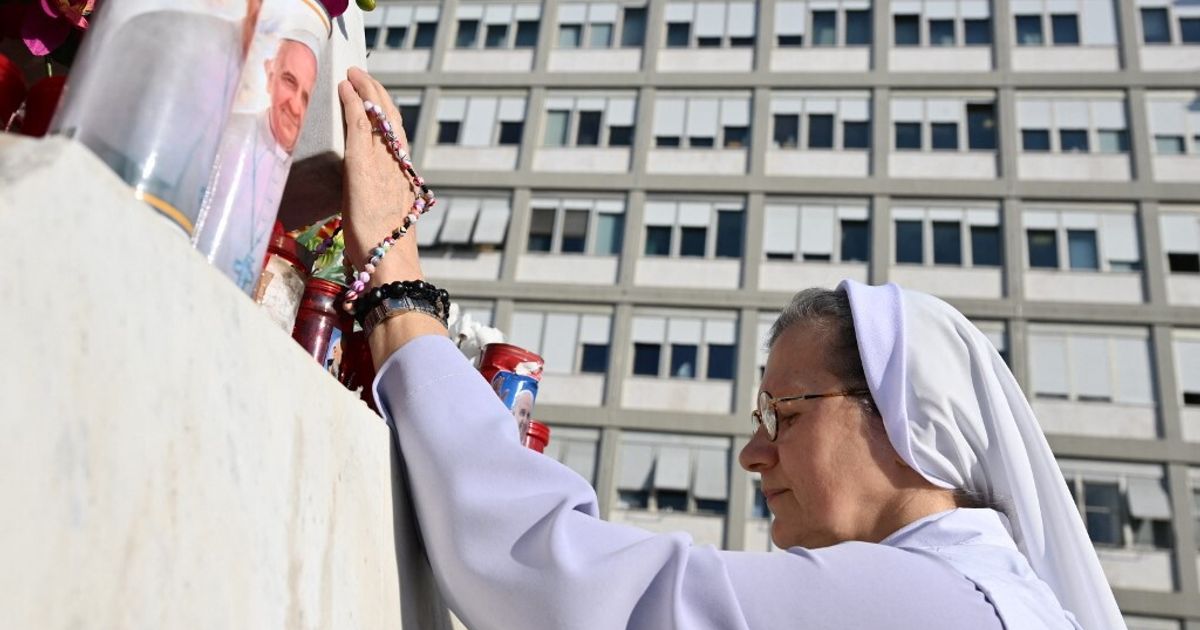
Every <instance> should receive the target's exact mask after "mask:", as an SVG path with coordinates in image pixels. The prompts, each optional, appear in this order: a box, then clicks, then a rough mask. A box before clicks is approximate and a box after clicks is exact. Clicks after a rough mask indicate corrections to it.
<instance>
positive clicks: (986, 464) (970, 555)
mask: <svg viewBox="0 0 1200 630" xmlns="http://www.w3.org/2000/svg"><path fill="white" fill-rule="evenodd" d="M339 91H340V95H341V98H342V101H343V106H344V110H345V115H346V118H347V142H346V147H347V155H346V162H347V168H346V173H347V185H348V194H349V196H348V208H347V211H346V222H347V228H346V229H347V239H348V242H349V243H350V245H348V248H347V255H348V256H351V257H352V262H361V261H358V260H354V257H356V256H363V255H365V254H366V251H367V249H366V246H363V245H360V243H369V242H371V241H372V240H373V239H376V238H377V232H378V231H379V230H380V229H381V228H382V229H384V230H385V231H386V230H390V229H391V228H390V224H391V223H394V222H398V221H399V220H401V218H402V216H403V210H402V208H407V207H408V205H407V204H408V203H411V199H412V197H411V195H412V193H411V192H406V191H408V189H409V188H410V187H409V186H407V185H405V183H404V182H403V181H401V180H402V176H401V175H400V172H399V171H398V170H397V169H395V167H394V164H393V163H392V162H391V157H390V155H389V154H388V153H387V151H386V149H385V148H382V146H381V145H382V143H381V142H379V140H378V138H377V137H376V138H373V137H372V136H371V135H370V125H369V124H363V120H364V119H363V113H362V112H363V107H364V106H363V100H371V101H374V102H375V103H383V104H385V105H387V107H386V110H387V115H388V116H389V117H390V118H391V120H392V124H393V125H394V126H396V127H397V128H398V127H399V122H400V119H399V114H398V113H397V112H396V111H395V108H394V107H390V103H391V101H390V99H388V97H387V93H386V90H384V89H383V87H382V86H380V85H379V83H378V82H376V81H374V80H373V79H371V78H370V77H369V76H368V75H367V74H366V73H364V72H362V71H359V70H357V69H354V70H351V72H350V73H349V81H347V82H343V84H342V85H341V86H340V87H339ZM393 180H394V181H393ZM405 195H407V196H405ZM397 199H398V200H399V201H398V202H397V201H396V200H397ZM389 208H391V210H389ZM384 226H388V227H384ZM417 229H420V228H419V226H418V228H417ZM410 236H411V235H410ZM415 243H416V239H414V238H403V239H400V240H399V241H398V242H397V244H396V246H395V247H393V249H392V252H393V253H391V254H389V255H388V256H387V257H386V258H385V259H384V260H383V261H381V264H380V265H379V267H378V269H377V270H376V274H375V276H376V277H375V278H373V279H372V283H379V282H393V281H399V280H414V279H419V278H422V275H421V269H420V260H419V256H418V253H417V250H416V245H415ZM393 315H394V316H391V317H388V318H387V319H386V320H384V321H383V322H382V323H381V324H379V325H377V326H375V327H374V328H373V330H372V331H371V333H370V338H369V341H370V344H371V349H372V354H373V356H374V358H375V361H376V364H377V366H378V376H377V378H376V380H375V383H374V392H375V396H376V400H377V401H378V403H379V409H381V410H382V411H383V414H384V416H385V418H386V419H387V421H388V422H389V423H390V424H391V426H392V427H393V429H394V433H395V436H396V438H397V440H398V442H399V448H400V450H401V451H402V453H403V456H404V461H405V465H406V466H407V469H408V475H409V478H410V480H411V485H412V492H413V499H414V503H415V507H416V513H417V518H418V520H419V521H420V527H421V531H422V534H423V536H424V540H425V544H426V548H427V551H428V554H429V559H430V562H431V564H432V567H433V570H434V574H435V577H436V579H437V580H438V583H439V585H440V587H441V589H442V591H443V593H444V594H445V595H446V598H447V600H448V602H449V604H450V607H451V608H452V609H453V610H454V612H455V613H456V614H457V615H458V616H459V617H460V618H461V619H462V620H463V621H464V622H465V623H466V625H467V626H468V627H470V628H472V629H473V630H489V629H499V630H512V629H516V628H521V629H523V630H552V629H554V630H558V629H568V628H569V629H580V630H592V629H596V630H599V629H610V628H611V629H619V628H644V629H652V630H666V629H674V628H678V629H720V630H748V629H773V628H781V629H782V628H797V629H800V628H803V629H808V630H811V629H830V630H832V629H860V628H862V629H866V628H888V629H898V628H914V629H916V628H921V629H926V630H941V629H946V630H949V629H956V630H957V629H962V628H970V629H971V630H991V629H996V630H1000V629H1002V628H1007V629H1008V630H1040V629H1072V628H1076V629H1077V628H1085V629H1088V630H1107V629H1112V628H1124V627H1125V625H1124V622H1123V621H1122V618H1121V615H1120V612H1119V610H1118V609H1117V606H1116V603H1115V600H1114V598H1113V595H1112V592H1111V590H1110V589H1109V586H1108V584H1107V583H1106V581H1105V578H1104V575H1103V573H1102V572H1101V569H1100V564H1099V562H1098V560H1097V557H1096V555H1095V552H1094V551H1093V549H1092V546H1091V543H1090V541H1089V539H1088V536H1087V533H1086V531H1085V529H1084V526H1083V523H1082V520H1081V519H1080V517H1079V514H1078V512H1077V511H1076V508H1075V506H1074V503H1073V502H1072V500H1071V498H1070V496H1069V494H1068V492H1067V488H1066V485H1065V484H1064V482H1063V478H1062V475H1061V474H1060V473H1059V471H1058V468H1057V465H1056V463H1055V460H1054V457H1053V454H1052V453H1051V451H1050V448H1049V446H1048V445H1047V442H1046V439H1045V437H1044V436H1043V434H1042V432H1041V430H1040V428H1039V427H1038V423H1037V420H1036V418H1035V417H1034V415H1033V413H1032V411H1031V410H1030V407H1029V404H1028V403H1027V401H1026V399H1025V396H1024V395H1023V393H1022V392H1021V390H1020V388H1019V387H1018V385H1017V383H1016V381H1015V380H1014V378H1013V376H1012V374H1011V372H1010V371H1009V370H1008V367H1007V366H1006V365H1005V363H1004V361H1003V360H1002V359H1001V358H1000V356H999V355H998V354H997V352H996V351H995V349H994V348H993V347H992V346H991V344H990V343H989V342H988V340H987V338H986V337H985V336H984V335H983V334H982V333H981V332H980V331H979V330H978V329H976V328H975V327H974V326H973V325H972V324H971V323H970V322H969V321H968V320H967V319H966V318H965V317H964V316H963V315H962V314H961V313H959V312H958V311H956V310H955V309H954V308H952V307H951V306H949V305H947V304H946V303H944V302H942V301H940V300H938V299H936V298H934V297H931V296H929V295H925V294H921V293H917V292H913V291H906V290H903V289H901V288H899V287H897V286H895V285H885V286H877V287H872V286H866V285H863V284H859V283H856V282H851V281H846V282H843V283H842V284H841V285H840V286H839V287H838V288H837V289H834V290H829V289H809V290H806V291H802V292H800V293H799V294H797V295H796V296H795V298H794V299H793V300H792V301H791V303H790V304H788V305H787V306H786V307H785V308H784V309H783V312H782V315H781V316H780V317H779V319H778V320H777V321H776V322H775V324H774V327H773V328H772V330H771V334H770V343H769V358H768V361H767V365H766V372H765V375H764V378H763V381H762V388H761V390H760V392H759V394H758V398H757V408H756V409H755V410H754V413H753V414H751V420H752V422H753V430H754V433H753V436H752V438H751V440H750V441H749V443H748V444H747V446H746V447H745V448H744V449H743V450H742V452H741V453H740V457H739V461H740V464H741V465H742V466H743V467H744V468H746V469H747V470H748V471H750V472H751V473H755V474H757V475H759V476H761V480H762V487H763V491H764V494H765V495H766V498H767V501H768V506H769V507H770V509H771V512H772V513H773V515H774V517H775V518H774V521H773V524H772V531H771V536H772V539H773V540H774V542H775V544H776V545H777V546H779V547H781V548H783V549H785V550H786V551H784V552H775V553H766V552H739V551H722V550H720V549H717V548H715V547H713V546H707V545H704V546H702V545H696V544H693V541H692V540H691V538H690V537H689V536H688V535H687V534H686V533H682V532H681V533H673V534H656V533H651V532H648V531H643V530H640V529H638V528H634V527H628V526H624V525H618V524H613V523H608V522H605V521H603V520H601V519H599V518H598V511H597V499H596V494H595V492H594V491H593V489H592V488H591V486H590V485H589V484H588V483H587V481H585V480H584V479H583V478H582V477H580V476H579V475H577V474H576V473H574V472H573V471H572V470H570V469H569V468H567V467H565V466H563V465H561V464H559V463H558V462H556V461H554V460H552V459H550V458H547V457H545V456H543V455H541V454H538V453H536V452H533V451H531V450H529V449H526V448H523V447H522V446H521V445H520V444H519V443H518V441H517V439H516V438H515V436H514V435H513V431H512V428H511V427H512V415H511V413H510V412H509V411H508V409H506V408H505V407H504V406H503V405H502V404H501V403H500V401H499V400H498V399H497V398H496V396H495V394H494V393H493V392H492V390H491V388H490V387H489V386H488V384H487V383H486V382H485V381H484V380H483V379H482V378H481V377H480V375H479V372H478V371H476V370H475V369H474V368H473V367H472V365H471V364H470V363H469V362H468V361H467V360H466V359H465V358H464V357H463V355H462V354H461V353H460V352H459V351H458V349H457V348H456V346H455V345H454V343H452V342H451V341H450V340H449V339H448V338H447V337H446V330H445V328H444V327H443V325H442V323H441V322H440V321H438V320H437V319H436V318H435V317H432V316H430V315H428V314H426V313H425V312H422V311H420V310H413V311H411V312H402V313H398V314H393Z"/></svg>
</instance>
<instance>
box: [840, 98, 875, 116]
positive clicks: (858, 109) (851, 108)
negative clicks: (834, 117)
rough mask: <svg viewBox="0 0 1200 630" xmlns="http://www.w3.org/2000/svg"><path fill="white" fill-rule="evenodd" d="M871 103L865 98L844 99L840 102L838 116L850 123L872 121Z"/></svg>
mask: <svg viewBox="0 0 1200 630" xmlns="http://www.w3.org/2000/svg"><path fill="white" fill-rule="evenodd" d="M869 105H870V104H869V102H868V100H867V99H865V98H843V99H841V100H839V101H838V115H839V116H841V118H842V120H844V121H850V122H866V121H867V120H870V118H871V114H870V111H869Z"/></svg>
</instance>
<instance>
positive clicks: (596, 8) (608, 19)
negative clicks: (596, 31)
mask: <svg viewBox="0 0 1200 630" xmlns="http://www.w3.org/2000/svg"><path fill="white" fill-rule="evenodd" d="M617 9H618V7H617V4H616V3H614V2H595V3H592V5H591V6H589V7H588V21H589V22H591V23H593V24H614V23H616V21H617Z"/></svg>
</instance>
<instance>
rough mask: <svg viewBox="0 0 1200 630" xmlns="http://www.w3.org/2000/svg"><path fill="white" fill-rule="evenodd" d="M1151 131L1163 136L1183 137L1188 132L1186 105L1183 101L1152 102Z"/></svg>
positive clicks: (1150, 111)
mask: <svg viewBox="0 0 1200 630" xmlns="http://www.w3.org/2000/svg"><path fill="white" fill-rule="evenodd" d="M1148 105H1149V115H1150V131H1151V133H1155V134H1162V135H1183V134H1184V133H1185V132H1186V130H1187V120H1186V116H1185V112H1186V104H1185V103H1184V102H1182V101H1150V102H1149V103H1148Z"/></svg>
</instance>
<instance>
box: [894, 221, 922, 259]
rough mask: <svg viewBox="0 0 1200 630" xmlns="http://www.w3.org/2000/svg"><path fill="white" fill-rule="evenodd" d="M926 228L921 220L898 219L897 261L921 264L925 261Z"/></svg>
mask: <svg viewBox="0 0 1200 630" xmlns="http://www.w3.org/2000/svg"><path fill="white" fill-rule="evenodd" d="M923 234H924V229H923V228H922V225H921V222H920V221H896V262H897V263H915V264H921V263H923V262H924V261H925V255H924V253H923V252H924V249H925V245H924V240H923Z"/></svg>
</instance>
